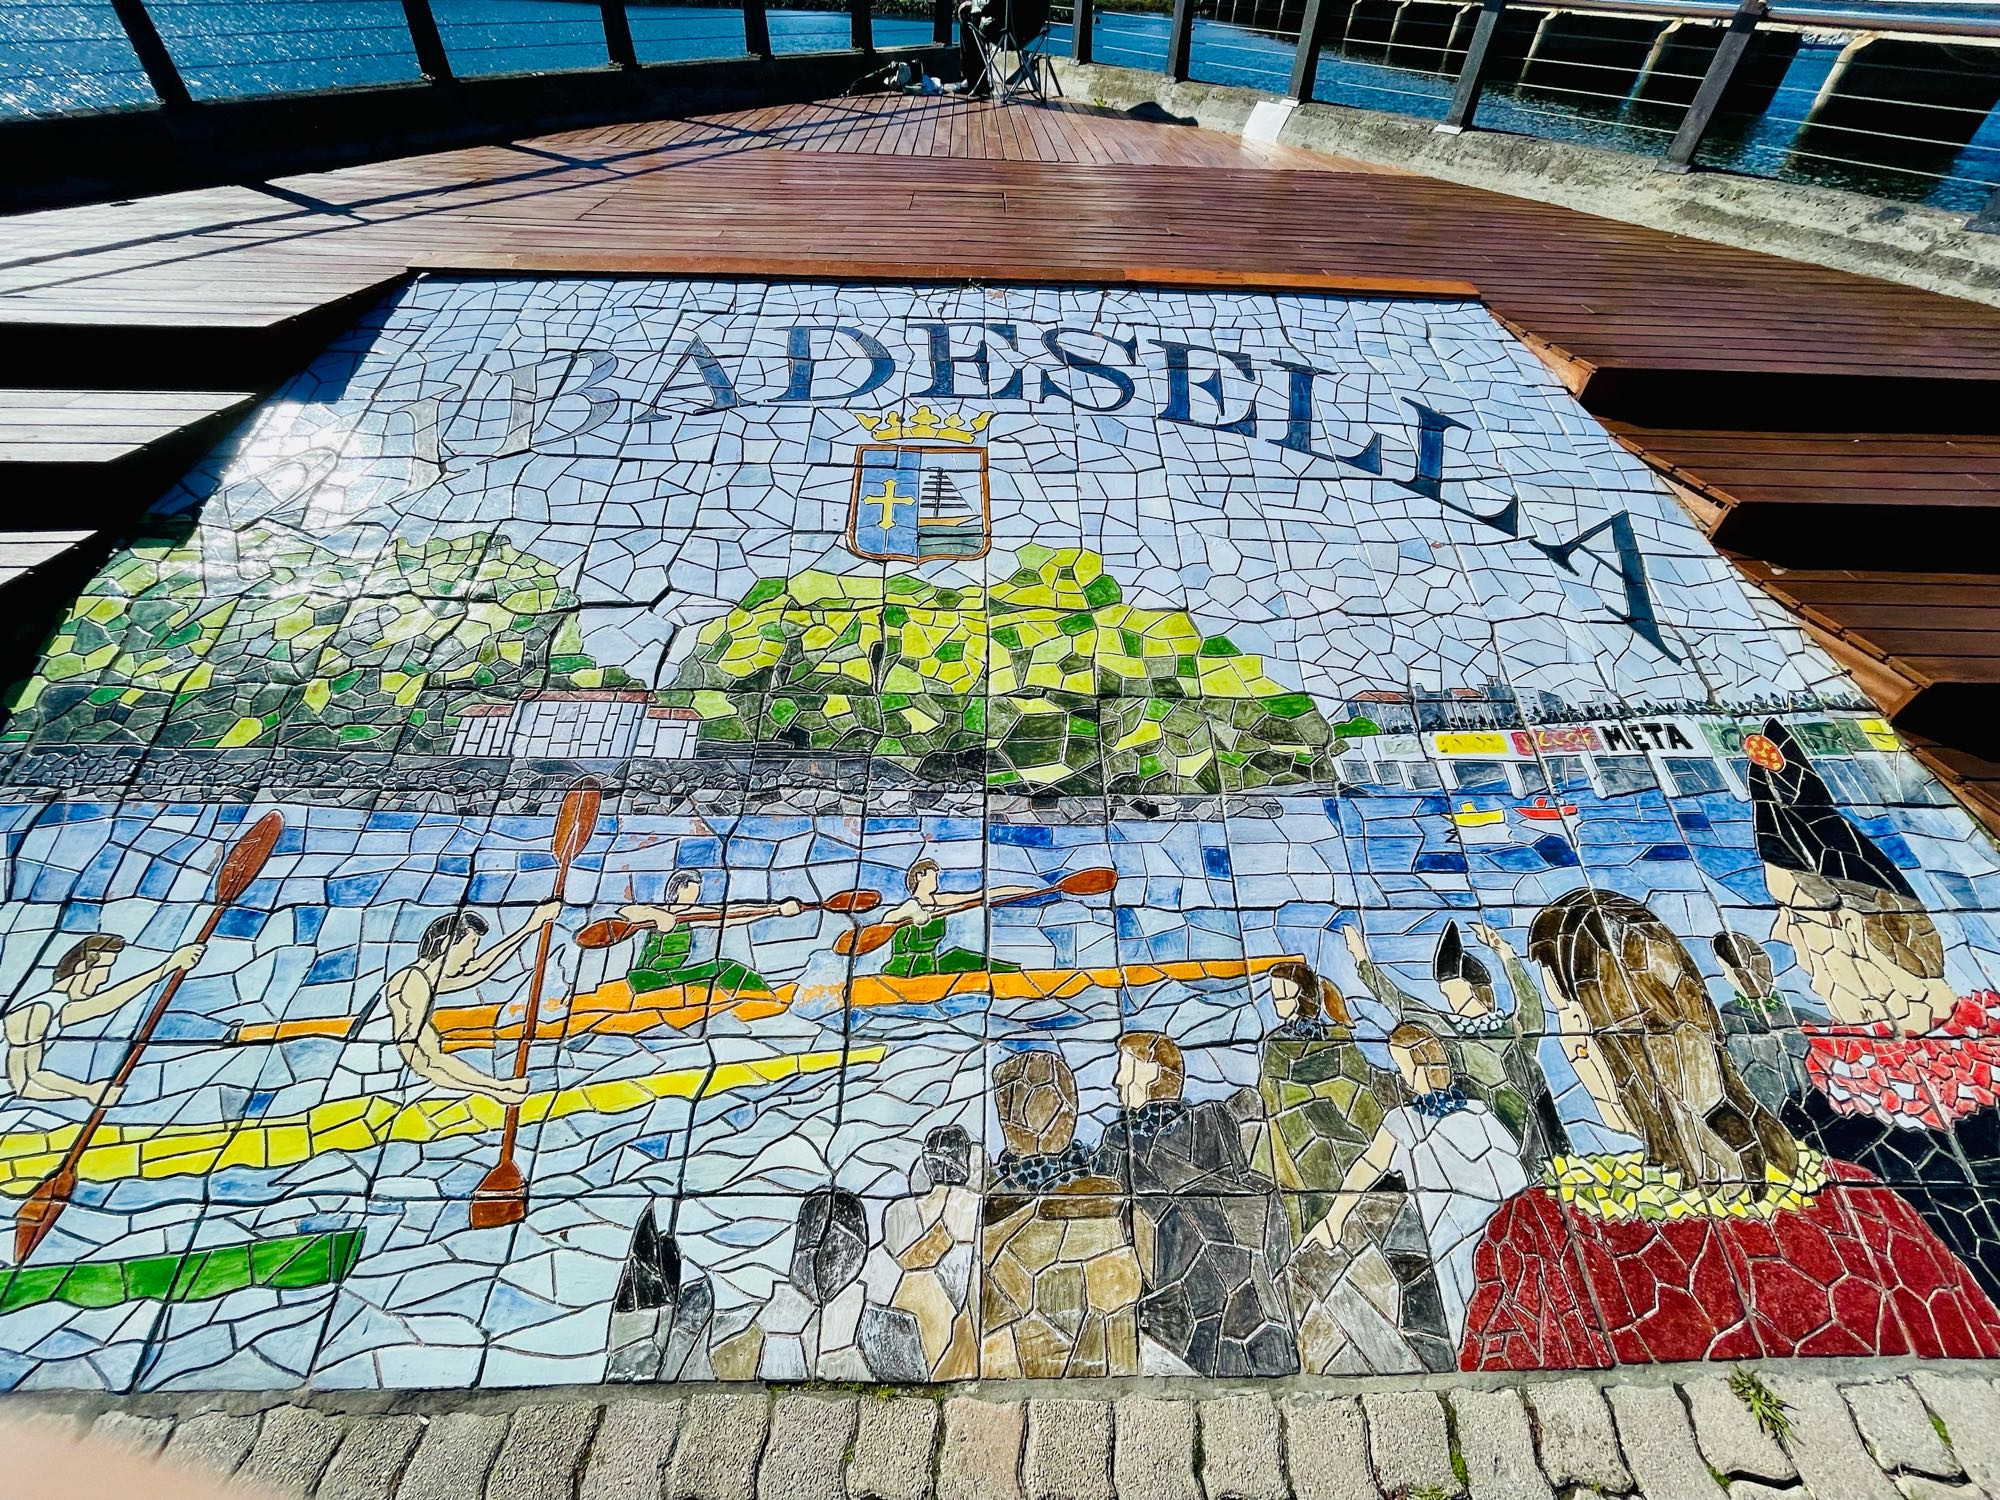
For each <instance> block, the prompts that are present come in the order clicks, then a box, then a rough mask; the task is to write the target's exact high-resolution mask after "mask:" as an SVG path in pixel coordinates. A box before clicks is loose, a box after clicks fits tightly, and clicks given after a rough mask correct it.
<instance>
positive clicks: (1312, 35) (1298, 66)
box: [1290, 0, 1322, 103]
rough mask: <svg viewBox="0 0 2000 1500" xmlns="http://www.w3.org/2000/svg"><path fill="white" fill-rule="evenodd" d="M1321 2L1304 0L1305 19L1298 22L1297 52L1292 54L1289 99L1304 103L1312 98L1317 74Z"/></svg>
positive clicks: (1320, 0)
mask: <svg viewBox="0 0 2000 1500" xmlns="http://www.w3.org/2000/svg"><path fill="white" fill-rule="evenodd" d="M1321 4H1322V0H1306V13H1305V18H1304V19H1303V20H1301V21H1300V22H1299V50H1298V51H1297V52H1294V53H1293V54H1292V92H1291V95H1290V97H1292V98H1294V99H1297V100H1299V101H1300V102H1302V103H1303V102H1305V101H1306V100H1309V99H1311V98H1312V96H1313V79H1314V78H1315V77H1316V76H1318V74H1319V41H1320V6H1321Z"/></svg>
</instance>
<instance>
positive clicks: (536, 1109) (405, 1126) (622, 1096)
mask: <svg viewBox="0 0 2000 1500" xmlns="http://www.w3.org/2000/svg"><path fill="white" fill-rule="evenodd" d="M887 1050H888V1049H887V1048H885V1047H880V1046H875V1047H850V1048H848V1049H847V1050H846V1051H845V1052H838V1051H836V1052H802V1053H779V1054H776V1055H774V1056H771V1057H759V1058H750V1059H745V1060H743V1061H740V1062H728V1063H714V1064H708V1065H704V1066H702V1067H696V1068H675V1069H674V1070H672V1071H671V1072H666V1073H654V1074H651V1075H650V1076H647V1077H643V1078H613V1079H607V1080H605V1081H603V1082H600V1083H585V1084H579V1085H577V1086H575V1087H573V1088H566V1089H550V1090H547V1091H544V1092H541V1093H534V1094H530V1095H529V1096H528V1098H527V1101H526V1102H525V1103H523V1104H522V1106H521V1123H522V1124H523V1125H537V1124H540V1123H541V1122H543V1121H545V1120H559V1119H562V1118H563V1117H565V1116H567V1115H575V1114H600V1115H617V1114H626V1113H629V1112H630V1111H632V1110H637V1109H644V1108H645V1107H646V1106H648V1105H650V1104H652V1103H653V1102H654V1101H655V1100H659V1099H706V1098H710V1097H713V1096H714V1095H716V1094H727V1093H733V1092H736V1091H737V1090H740V1089H752V1088H758V1087H760V1086H762V1085H764V1084H768V1083H779V1082H782V1081H783V1080H785V1079H787V1078H796V1077H803V1076H805V1075H807V1074H812V1073H825V1072H829V1071H831V1070H833V1069H836V1068H842V1067H851V1066H856V1065H860V1064H865V1063H874V1062H879V1061H881V1059H882V1058H883V1056H884V1055H885V1054H886V1052H887ZM506 1120H507V1108H506V1106H505V1105H503V1104H497V1103H495V1102H494V1101H493V1100H491V1099H487V1098H484V1097H481V1096H470V1097H466V1096H453V1097H440V1098H426V1099H418V1100H415V1101H413V1102H411V1103H408V1104H398V1103H397V1102H396V1101H395V1100H394V1099H389V1098H383V1097H382V1096H380V1095H370V1096H356V1097H351V1098H345V1099H329V1100H327V1101H326V1102H325V1103H324V1104H316V1105H314V1106H313V1107H312V1108H311V1109H309V1110H307V1111H306V1112H305V1113H304V1114H298V1115H285V1116H281V1117H279V1118H277V1119H251V1120H241V1121H238V1120H220V1121H216V1122H213V1123H209V1124H199V1125H114V1124H106V1125H103V1126H100V1127H99V1129H98V1131H97V1133H96V1135H95V1136H93V1137H92V1138H91V1143H90V1146H89V1148H88V1149H87V1150H85V1151H84V1153H83V1155H82V1156H81V1157H80V1158H79V1159H78V1162H77V1174H78V1176H79V1178H80V1179H81V1180H82V1181H84V1182H116V1181H119V1180H122V1179H125V1178H145V1179H148V1180H155V1179H159V1178H164V1177H199V1176H206V1175H208V1174H209V1173H211V1172H218V1171H221V1170H223V1169H225V1168H228V1167H247V1168H252V1169H269V1168H277V1167H292V1166H297V1165H298V1164H299V1163H300V1162H303V1161H308V1160H310V1159H312V1158H313V1157H315V1156H324V1155H327V1154H329V1153H334V1152H356V1151H366V1150H369V1149H371V1148H373V1147H376V1146H383V1145H387V1144H389V1143H390V1142H392V1141H410V1142H414V1143H417V1144H420V1145H421V1144H423V1143H426V1142H429V1141H437V1140H444V1139H446V1138H448V1137H451V1136H461V1135H482V1134H486V1133H488V1132H497V1131H499V1130H500V1129H501V1128H502V1127H503V1126H504V1125H505V1124H506ZM77 1129H78V1127H77V1126H75V1125H64V1126H62V1127H60V1128H58V1129H55V1130H47V1131H42V1130H23V1131H16V1132H14V1133H13V1134H11V1135H0V1193H6V1194H9V1195H11V1196H13V1197H16V1198H18V1197H22V1196H24V1195H26V1194H28V1193H31V1192H33V1191H34V1189H35V1186H36V1184H38V1183H39V1182H41V1180H42V1179H43V1178H45V1177H47V1176H48V1175H49V1173H51V1172H53V1171H54V1170H55V1169H56V1168H57V1167H58V1166H60V1165H61V1163H62V1159H63V1154H64V1153H65V1152H66V1151H68V1149H69V1147H70V1144H71V1142H73V1141H74V1140H75V1139H76V1133H77Z"/></svg>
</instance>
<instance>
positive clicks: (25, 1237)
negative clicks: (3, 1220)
mask: <svg viewBox="0 0 2000 1500" xmlns="http://www.w3.org/2000/svg"><path fill="white" fill-rule="evenodd" d="M284 831H285V820H284V819H283V818H282V817H280V816H279V815H278V814H277V813H275V812H267V813H265V814H264V816H263V817H261V818H259V819H258V820H257V821H256V822H255V823H252V824H251V825H250V827H249V828H248V829H247V830H246V831H245V832H244V833H243V834H242V835H241V836H240V837H239V838H238V839H237V840H236V843H235V845H234V846H233V847H232V848H231V849H230V851H229V852H228V853H227V854H226V855H224V856H223V858H222V864H221V865H220V866H219V867H218V868H217V870H216V872H215V903H214V905H213V906H211V907H210V908H209V912H208V920H207V921H205V922H203V923H202V924H201V933H200V935H199V936H198V937H196V938H195V941H196V942H197V943H206V942H207V941H208V940H209V939H210V938H212V937H214V936H215V929H216V926H217V925H218V924H219V923H220V922H221V921H222V915H223V913H224V912H226V911H228V910H229V908H230V907H232V906H234V905H235V904H236V903H237V902H238V901H240V900H242V899H243V893H244V892H245V891H247V890H248V889H250V883H251V882H252V881H253V880H255V879H256V878H257V875H258V872H259V871H261V870H262V869H263V868H264V861H266V860H267V859H269V858H270V857H271V851H272V850H273V849H274V848H276V847H277V843H278V835H280V834H281V833H283V832H284ZM186 977H187V971H186V970H185V969H181V970H177V971H175V973H173V974H172V975H170V976H169V977H168V979H167V982H166V984H165V985H164V986H162V987H161V989H160V994H159V998H158V999H156V1000H155V1001H154V1002H153V1008H152V1009H151V1010H149V1011H147V1012H146V1019H145V1020H144V1021H143V1022H141V1023H140V1026H139V1029H138V1031H136V1032H135V1033H133V1036H132V1040H131V1041H130V1042H128V1043H126V1045H125V1057H124V1060H123V1061H122V1062H120V1063H119V1064H118V1071H117V1072H116V1073H113V1074H112V1075H111V1083H110V1086H109V1087H108V1088H106V1090H105V1093H106V1095H107V1096H113V1095H115V1094H116V1093H117V1091H118V1090H119V1089H121V1088H123V1087H124V1086H125V1083H126V1081H127V1080H128V1079H130V1078H131V1076H132V1070H133V1069H135V1068H137V1067H138V1066H139V1056H140V1054H141V1053H143V1052H144V1051H145V1050H146V1044H147V1043H148V1042H150V1041H151V1040H152V1039H153V1028H154V1027H156V1026H158V1025H159V1024H160V1018H161V1017H162V1016H164V1015H165V1014H166V1013H167V1007H168V1006H169V1005H171V1004H173V1000H174V995H175V994H176V992H178V991H179V989H180V987H181V981H182V980H183V979H185V978H186ZM110 1108H111V1106H110V1105H109V1104H108V1103H107V1104H100V1105H98V1106H97V1107H96V1108H95V1109H93V1110H92V1111H91V1112H90V1118H89V1119H88V1120H85V1121H84V1122H83V1129H81V1130H79V1131H78V1132H77V1135H76V1139H75V1140H73V1141H71V1142H70V1147H69V1150H68V1151H67V1152H65V1153H64V1154H63V1159H62V1165H60V1166H59V1167H57V1168H56V1169H55V1171H54V1172H52V1173H50V1174H49V1175H48V1176H47V1177H46V1178H44V1179H43V1180H42V1182H41V1183H40V1185H39V1186H37V1187H36V1188H35V1190H34V1191H33V1192H32V1193H30V1194H28V1197H27V1201H25V1202H24V1203H22V1205H21V1208H20V1211H19V1212H18V1213H16V1214H15V1215H14V1264H15V1265H17V1266H18V1265H23V1264H25V1263H26V1261H27V1259H28V1257H29V1256H31V1255H33V1254H34V1253H35V1247H36V1246H37V1245H39V1244H41V1242H42V1240H43V1239H44V1238H46V1237H47V1235H48V1232H49V1231H50V1230H51V1229H53V1228H55V1227H56V1220H57V1219H58V1218H60V1217H61V1216H62V1211H63V1210H64V1209H65V1208H67V1207H69V1199H70V1194H72V1193H74V1192H75V1191H76V1169H77V1163H79V1162H81V1161H82V1160H83V1153H84V1152H85V1151H87V1150H89V1149H90V1142H91V1138H92V1137H93V1136H95V1135H96V1134H97V1132H98V1129H99V1128H100V1127H101V1126H102V1125H103V1124H104V1117H105V1115H106V1114H107V1113H109V1112H110Z"/></svg>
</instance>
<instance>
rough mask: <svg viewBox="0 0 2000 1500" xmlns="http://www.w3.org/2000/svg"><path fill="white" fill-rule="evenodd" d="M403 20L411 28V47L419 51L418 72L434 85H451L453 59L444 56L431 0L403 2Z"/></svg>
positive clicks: (442, 39)
mask: <svg viewBox="0 0 2000 1500" xmlns="http://www.w3.org/2000/svg"><path fill="white" fill-rule="evenodd" d="M403 20H404V21H405V22H407V23H408V25H409V28H410V45H411V46H412V47H414V48H416V49H417V71H418V72H420V73H422V74H423V75H424V77H426V78H428V79H429V80H430V81H431V82H432V83H450V82H451V59H450V58H448V57H446V56H445V55H444V38H443V37H441V36H439V35H438V23H437V17H436V16H434V15H432V14H431V0H403Z"/></svg>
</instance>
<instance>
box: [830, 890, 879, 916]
mask: <svg viewBox="0 0 2000 1500" xmlns="http://www.w3.org/2000/svg"><path fill="white" fill-rule="evenodd" d="M881 904H882V893H881V892H880V891H835V892H834V893H833V894H832V895H831V896H828V897H827V898H826V899H825V900H824V901H822V902H820V904H819V905H820V910H822V911H835V912H857V911H873V910H875V908H876V907H878V906H880V905H881Z"/></svg>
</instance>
